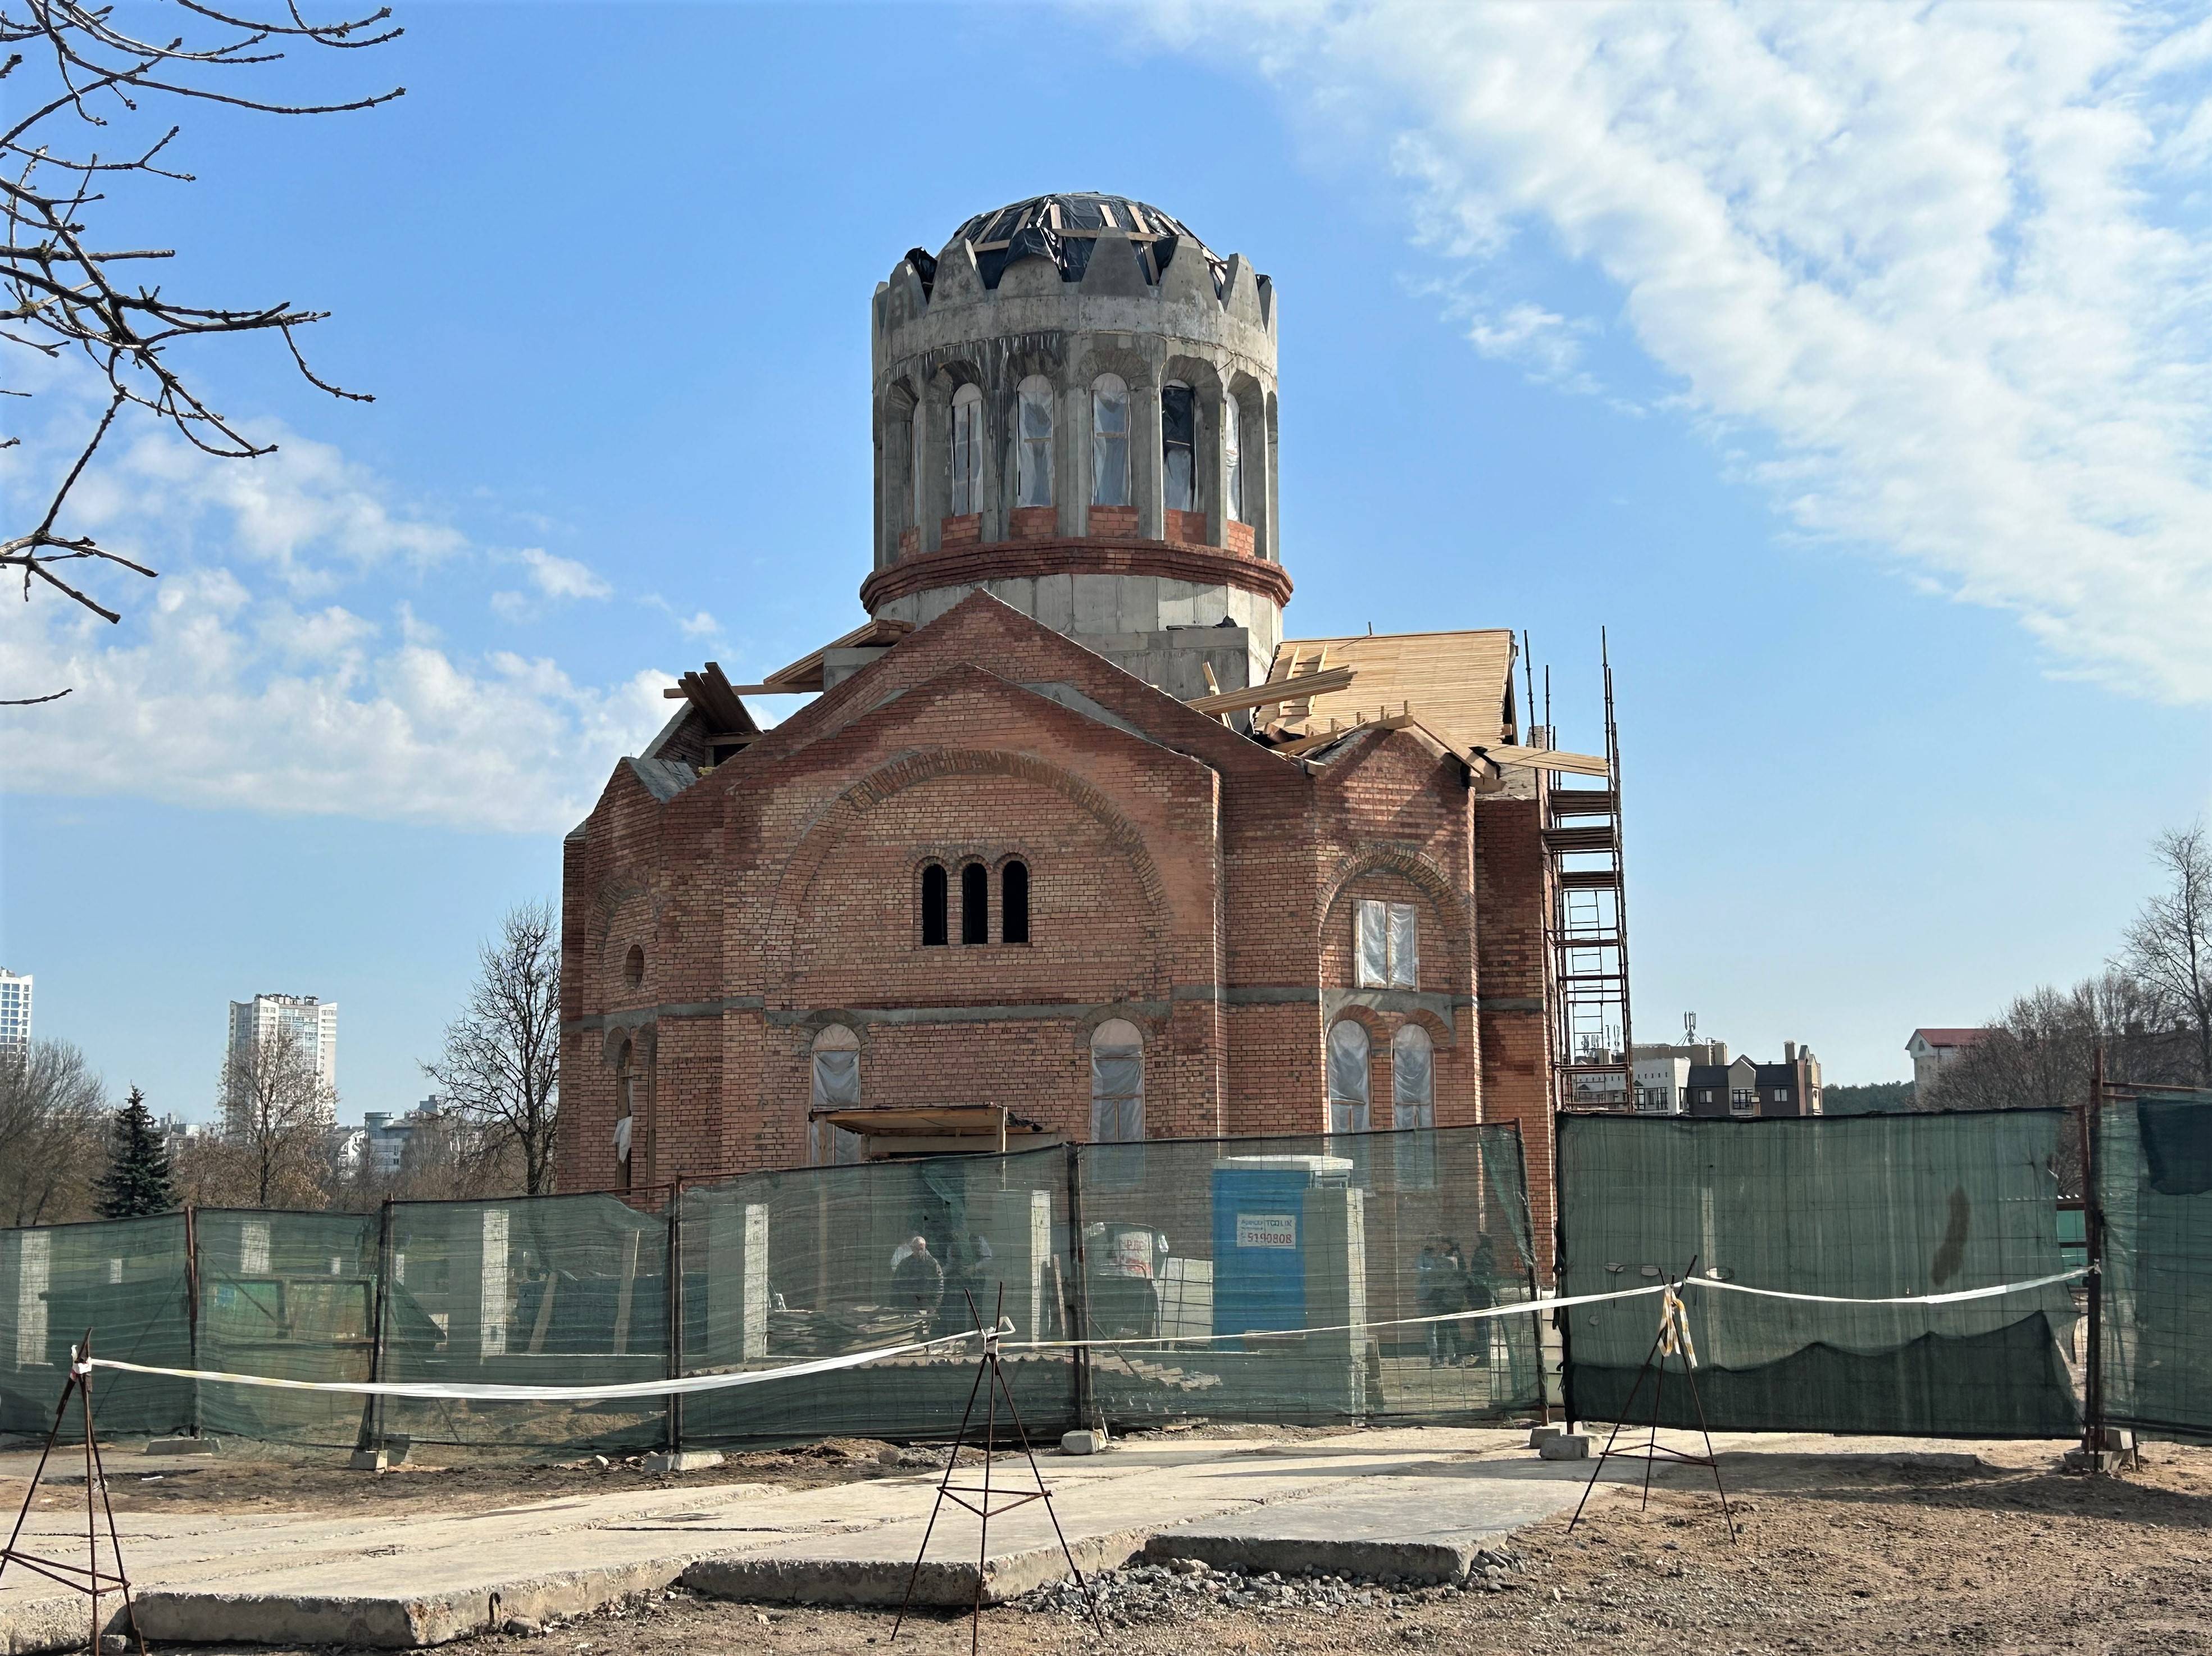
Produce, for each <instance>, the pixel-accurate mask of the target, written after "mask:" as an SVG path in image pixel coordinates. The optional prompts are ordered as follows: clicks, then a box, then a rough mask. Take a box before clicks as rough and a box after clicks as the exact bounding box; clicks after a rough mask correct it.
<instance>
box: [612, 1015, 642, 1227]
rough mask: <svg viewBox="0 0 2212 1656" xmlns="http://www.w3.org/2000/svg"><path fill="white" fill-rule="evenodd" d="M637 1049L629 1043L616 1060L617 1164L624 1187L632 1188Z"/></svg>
mask: <svg viewBox="0 0 2212 1656" xmlns="http://www.w3.org/2000/svg"><path fill="white" fill-rule="evenodd" d="M635 1050H636V1049H635V1047H634V1046H633V1045H632V1044H630V1043H629V1042H628V1041H624V1042H623V1044H622V1052H621V1055H620V1056H617V1058H616V1059H615V1163H616V1165H617V1166H618V1167H620V1168H621V1170H622V1187H623V1189H624V1190H628V1189H629V1188H630V1180H629V1173H630V1159H629V1151H630V1142H631V1140H632V1137H633V1135H635V1132H636V1130H637V1120H636V1104H637V1076H636V1073H635V1070H634V1068H632V1055H633V1054H634V1053H635Z"/></svg>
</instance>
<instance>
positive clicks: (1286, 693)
mask: <svg viewBox="0 0 2212 1656" xmlns="http://www.w3.org/2000/svg"><path fill="white" fill-rule="evenodd" d="M1357 676H1358V675H1357V674H1355V673H1353V671H1352V669H1351V668H1350V667H1338V668H1335V669H1334V670H1333V671H1331V672H1328V673H1308V674H1306V675H1305V676H1304V678H1302V679H1270V680H1269V681H1268V682H1267V683H1266V684H1264V685H1257V686H1255V687H1254V688H1253V689H1250V690H1230V691H1223V692H1222V693H1221V694H1220V695H1218V696H1200V697H1198V698H1197V699H1196V700H1195V701H1189V702H1185V703H1183V705H1184V706H1185V707H1187V708H1189V709H1191V710H1192V711H1193V712H1195V713H1234V712H1236V711H1237V709H1240V708H1248V707H1266V706H1267V704H1268V703H1272V702H1285V701H1297V700H1301V699H1303V698H1304V697H1309V696H1318V695H1321V694H1322V693H1323V692H1325V691H1334V690H1343V689H1345V688H1346V687H1347V686H1348V685H1350V684H1351V683H1352V679H1354V678H1355V677H1357Z"/></svg>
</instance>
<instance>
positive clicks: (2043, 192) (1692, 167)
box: [1155, 0, 2212, 701]
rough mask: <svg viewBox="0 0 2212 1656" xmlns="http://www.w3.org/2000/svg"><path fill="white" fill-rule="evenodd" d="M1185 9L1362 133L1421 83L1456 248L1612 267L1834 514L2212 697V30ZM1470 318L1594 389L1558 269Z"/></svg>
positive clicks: (2121, 15)
mask: <svg viewBox="0 0 2212 1656" xmlns="http://www.w3.org/2000/svg"><path fill="white" fill-rule="evenodd" d="M1155 22H1156V25H1157V26H1158V30H1159V32H1160V33H1162V35H1163V36H1164V38H1166V39H1167V40H1170V41H1171V42H1173V43H1176V44H1178V45H1183V46H1200V47H1203V48H1205V49H1207V50H1210V51H1213V52H1224V53H1227V54H1230V55H1231V56H1234V57H1237V58H1243V59H1245V60H1247V61H1249V62H1251V63H1252V64H1254V65H1255V67H1257V68H1258V69H1259V70H1261V72H1262V73H1264V74H1266V75H1267V76H1271V77H1273V78H1274V79H1275V80H1277V81H1278V82H1280V83H1281V84H1282V85H1284V86H1285V88H1288V89H1290V90H1291V91H1292V92H1293V93H1294V94H1297V96H1298V97H1299V98H1301V99H1302V100H1304V103H1305V105H1306V106H1307V107H1308V108H1309V109H1310V111H1311V112H1312V117H1313V119H1316V120H1318V121H1321V122H1323V123H1328V124H1330V125H1332V126H1333V127H1340V128H1342V129H1343V130H1345V131H1348V132H1352V133H1354V134H1355V135H1356V136H1357V135H1358V134H1359V132H1360V127H1361V125H1371V124H1372V123H1373V122H1374V121H1375V119H1376V113H1375V112H1376V110H1377V109H1378V108H1381V109H1383V110H1386V111H1388V112H1389V114H1390V115H1391V117H1392V118H1393V124H1394V125H1395V128H1396V131H1395V133H1394V134H1393V136H1392V137H1391V138H1390V140H1389V143H1388V154H1389V157H1390V160H1391V162H1392V164H1393V165H1394V166H1395V167H1396V169H1397V171H1398V172H1399V174H1400V175H1401V177H1402V178H1403V179H1404V180H1407V185H1408V186H1409V188H1410V189H1411V190H1412V192H1413V195H1414V200H1413V203H1412V204H1411V212H1410V216H1411V221H1412V222H1411V224H1410V227H1409V228H1410V229H1411V231H1412V233H1413V235H1414V236H1415V238H1416V239H1417V240H1420V241H1422V242H1423V243H1425V245H1426V246H1428V247H1431V248H1432V249H1437V250H1441V251H1443V252H1444V253H1446V254H1447V255H1448V256H1452V257H1456V258H1458V259H1463V260H1466V261H1469V262H1470V264H1472V265H1475V266H1477V267H1478V268H1481V269H1484V270H1485V271H1488V269H1489V266H1490V264H1491V263H1493V262H1494V263H1499V264H1502V263H1503V262H1504V261H1503V260H1502V259H1500V258H1499V256H1500V255H1501V254H1502V253H1504V252H1505V251H1506V250H1507V249H1509V248H1510V247H1513V246H1514V244H1515V243H1516V241H1526V242H1533V243H1537V244H1541V247H1542V248H1543V249H1544V250H1546V251H1549V252H1555V253H1561V254H1564V255H1565V257H1566V258H1567V259H1571V260H1573V261H1576V262H1577V263H1578V264H1580V265H1583V267H1584V268H1585V269H1587V270H1589V271H1593V272H1595V274H1597V275H1598V276H1600V277H1602V278H1603V279H1604V280H1605V281H1606V282H1607V283H1608V284H1609V285H1610V287H1611V289H1612V290H1613V293H1614V294H1615V295H1616V296H1617V298H1618V301H1619V305H1620V322H1621V323H1622V324H1623V325H1624V326H1625V327H1626V329H1627V330H1629V331H1630V332H1632V335H1633V338H1635V340H1636V342H1637V343H1638V345H1639V346H1640V347H1641V349H1642V350H1643V352H1644V355H1645V356H1648V357H1649V358H1650V360H1651V361H1652V362H1655V363H1656V364H1657V365H1658V366H1659V367H1660V368H1662V370H1664V371H1665V372H1666V373H1667V374H1668V375H1670V376H1671V377H1672V378H1673V379H1674V381H1676V383H1677V384H1678V386H1679V387H1680V396H1679V398H1678V399H1676V405H1677V406H1678V407H1679V408H1680V410H1682V411H1686V413H1687V414H1688V415H1689V416H1690V417H1694V418H1697V419H1699V420H1700V421H1702V422H1704V423H1707V424H1708V425H1709V426H1711V429H1714V431H1715V432H1716V433H1717V435H1718V437H1719V439H1720V440H1721V441H1723V443H1724V444H1742V443H1753V444H1755V446H1756V447H1757V448H1758V450H1759V454H1760V458H1759V460H1755V461H1754V462H1753V475H1754V476H1755V477H1757V478H1759V480H1760V481H1761V482H1762V483H1763V484H1765V487H1766V488H1767V489H1768V490H1771V494H1772V496H1773V497H1774V499H1775V500H1776V501H1777V502H1778V507H1779V509H1781V510H1782V511H1783V512H1784V514H1787V516H1788V517H1789V518H1790V520H1792V521H1793V522H1794V523H1795V524H1796V526H1798V527H1799V528H1801V529H1802V531H1805V532H1807V533H1811V534H1814V535H1818V536H1821V537H1826V538H1832V539H1835V540H1838V541H1840V542H1844V543H1850V544H1857V545H1871V546H1873V547H1876V548H1879V549H1881V550H1883V551H1887V552H1888V553H1890V554H1892V555H1894V556H1895V557H1898V558H1899V560H1900V561H1901V562H1902V563H1903V564H1904V565H1905V568H1906V569H1908V570H1909V571H1911V572H1915V573H1917V574H1920V575H1925V576H1929V577H1932V578H1933V579H1934V580H1935V581H1936V582H1937V583H1938V584H1939V586H1940V588H1941V589H1942V590H1943V591H1946V592H1948V593H1950V594H1954V595H1955V596H1957V597H1959V598H1960V599H1963V600H1967V601H1971V602H1975V603H1980V604H1986V605H1991V606H1999V607H2002V608H2004V609H2008V610H2010V611H2013V612H2016V613H2018V614H2019V615H2020V616H2021V618H2022V620H2023V622H2024V623H2025V624H2026V625H2027V627H2028V628H2029V629H2030V630H2031V631H2033V634H2034V635H2035V636H2037V637H2039V639H2041V640H2042V641H2043V642H2044V643H2045V645H2046V646H2047V648H2049V650H2050V651H2051V654H2052V656H2053V658H2054V659H2055V661H2057V663H2058V664H2059V665H2060V666H2061V667H2062V668H2063V669H2064V670H2066V671H2069V672H2073V673H2081V674H2085V675H2089V676H2093V677H2096V678H2099V679H2104V680H2106V681H2107V682H2109V683H2112V684H2113V685H2117V686H2119V687H2122V688H2125V689H2129V690H2131V691H2136V692H2138V693H2142V694H2146V695H2150V696H2154V697H2161V698H2166V699H2172V700H2177V701H2203V700H2212V652H2208V651H2207V650H2206V649H2205V648H2204V647H2203V640H2204V639H2205V638H2206V637H2208V636H2212V360H2208V358H2212V315H2208V311H2209V310H2212V243H2209V242H2208V239H2207V236H2206V234H2205V232H2204V230H2203V228H2202V224H2203V193H2202V192H2203V181H2202V177H2201V170H2199V169H2201V165H2202V162H2203V158H2204V156H2205V155H2206V154H2207V153H2208V151H2212V91H2209V90H2208V87H2207V84H2206V80H2205V76H2204V66H2205V65H2206V64H2207V63H2208V61H2212V24H2207V23H2205V22H2202V21H2195V20H2189V21H2187V23H2186V25H2185V24H2184V23H2183V22H2180V21H2174V20H2172V19H2168V18H2166V17H2163V16H2161V15H2160V14H2158V13H2156V12H2154V11H2149V10H2144V9H2135V8H2127V9H2118V8H2112V7H2096V6H2087V5H2075V6H2047V5H2032V6H2026V7H2020V8H2005V7H1963V6H1942V5H1939V6H1928V7H1923V6H1915V7H1903V6H1828V7H1816V6H1801V5H1773V6H1747V5H1737V6H1723V5H1686V6H1679V7H1659V6H1651V5H1632V6H1631V5H1609V4H1597V3H1591V4H1583V5H1575V6H1508V5H1502V4H1501V5H1481V6H1460V7H1440V6H1435V5H1431V4H1425V3H1418V0H1366V3H1359V0H1352V3H1343V0H1326V3H1324V0H1310V3H1300V4H1285V3H1282V0H1245V3H1242V4H1237V5H1215V6H1209V7H1205V8H1197V9H1183V8H1175V9H1163V10H1162V11H1160V12H1158V13H1156V14H1155ZM2191 201H2193V202H2194V203H2195V205H2194V206H2193V207H2187V206H2185V207H2182V208H2177V207H2175V206H2173V204H2174V203H2176V202H2181V203H2184V204H2187V203H2189V202H2191ZM2191 226H2194V227H2195V228H2189V227H2191ZM1525 262H1526V261H1522V263H1524V264H1525ZM1469 322H1470V338H1471V340H1472V341H1473V343H1474V344H1475V346H1476V347H1477V349H1478V350H1484V351H1486V352H1487V353H1489V354H1492V355H1494V356H1501V357H1504V358H1505V359H1507V360H1510V361H1514V362H1518V363H1520V364H1521V365H1522V367H1523V368H1526V369H1527V370H1528V371H1529V372H1530V373H1532V374H1536V375H1537V376H1538V377H1540V378H1544V379H1547V380H1548V381H1551V382H1554V383H1559V384H1561V385H1562V386H1565V387H1572V388H1577V389H1583V388H1588V387H1585V386H1583V384H1582V382H1581V378H1580V376H1582V375H1583V374H1588V373H1589V372H1591V371H1592V368H1591V362H1592V359H1591V357H1590V355H1589V352H1588V351H1587V350H1579V351H1578V350H1577V347H1578V344H1579V336H1578V335H1577V332H1575V329H1574V326H1573V325H1572V324H1570V323H1568V322H1567V321H1566V320H1565V319H1564V318H1559V317H1558V316H1557V315H1556V314H1555V313H1554V311H1553V309H1552V308H1551V307H1549V306H1547V305H1545V304H1544V303H1542V302H1541V301H1540V299H1539V298H1537V297H1534V296H1525V297H1522V298H1518V299H1508V300H1506V301H1503V302H1502V303H1500V304H1498V305H1494V306H1492V307H1486V308H1485V309H1484V311H1483V312H1482V313H1481V314H1478V315H1474V316H1472V317H1470V318H1469Z"/></svg>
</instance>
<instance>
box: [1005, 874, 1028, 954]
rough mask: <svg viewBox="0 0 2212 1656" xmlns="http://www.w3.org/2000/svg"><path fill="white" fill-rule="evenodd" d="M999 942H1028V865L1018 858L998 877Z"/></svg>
mask: <svg viewBox="0 0 2212 1656" xmlns="http://www.w3.org/2000/svg"><path fill="white" fill-rule="evenodd" d="M999 940H1000V941H1001V942H1005V943H1026V942H1028V941H1030V865H1029V864H1028V863H1026V862H1024V861H1022V860H1021V859H1020V858H1018V857H1017V858H1015V859H1014V860H1013V861H1011V862H1009V863H1007V864H1006V868H1004V869H1003V870H1001V871H1000V875H999Z"/></svg>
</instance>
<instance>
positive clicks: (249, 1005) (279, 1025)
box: [230, 995, 338, 1087]
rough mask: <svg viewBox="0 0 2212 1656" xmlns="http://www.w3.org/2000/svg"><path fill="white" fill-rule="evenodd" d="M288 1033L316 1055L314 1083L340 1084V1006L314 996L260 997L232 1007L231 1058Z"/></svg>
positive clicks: (237, 1002) (328, 1085)
mask: <svg viewBox="0 0 2212 1656" xmlns="http://www.w3.org/2000/svg"><path fill="white" fill-rule="evenodd" d="M279 1030H289V1031H290V1032H291V1034H292V1037H293V1038H294V1039H295V1040H296V1041H297V1042H299V1044H300V1046H301V1050H303V1051H306V1052H307V1053H309V1054H311V1055H313V1059H314V1064H315V1079H316V1080H317V1081H319V1082H321V1083H322V1084H323V1085H324V1086H325V1087H336V1086H337V1084H338V1003H337V1002H336V1001H319V1000H317V999H316V998H315V997H314V996H313V995H255V996H254V997H253V998H252V1000H251V1001H233V1002H231V1003H230V1056H232V1057H233V1058H234V1059H237V1058H242V1057H244V1056H246V1054H247V1053H249V1052H251V1051H252V1050H253V1049H254V1047H256V1046H258V1045H259V1044H262V1043H264V1042H266V1041H270V1040H273V1039H275V1038H276V1034H277V1032H278V1031H279Z"/></svg>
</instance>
